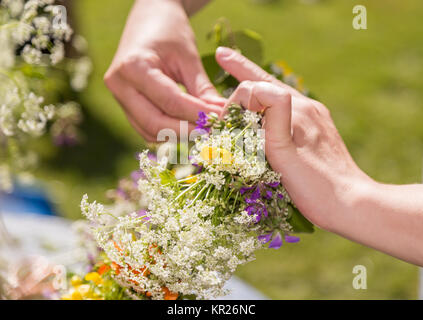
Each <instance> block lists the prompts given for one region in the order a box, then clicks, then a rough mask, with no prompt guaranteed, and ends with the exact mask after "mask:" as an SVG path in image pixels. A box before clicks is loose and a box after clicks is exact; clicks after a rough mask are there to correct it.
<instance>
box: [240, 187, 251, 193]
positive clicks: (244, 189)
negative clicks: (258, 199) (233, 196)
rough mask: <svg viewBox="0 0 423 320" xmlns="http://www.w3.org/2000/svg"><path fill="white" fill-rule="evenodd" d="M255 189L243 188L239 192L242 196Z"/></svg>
mask: <svg viewBox="0 0 423 320" xmlns="http://www.w3.org/2000/svg"><path fill="white" fill-rule="evenodd" d="M253 188H254V187H242V188H241V189H239V192H240V193H241V194H244V193H246V192H247V191H250V190H252V189H253Z"/></svg>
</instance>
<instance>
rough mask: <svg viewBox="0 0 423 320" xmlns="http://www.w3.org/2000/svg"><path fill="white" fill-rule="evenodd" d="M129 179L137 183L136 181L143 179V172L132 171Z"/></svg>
mask: <svg viewBox="0 0 423 320" xmlns="http://www.w3.org/2000/svg"><path fill="white" fill-rule="evenodd" d="M131 179H132V180H133V181H134V182H138V180H140V179H145V174H144V171H142V170H141V169H139V170H136V171H132V172H131Z"/></svg>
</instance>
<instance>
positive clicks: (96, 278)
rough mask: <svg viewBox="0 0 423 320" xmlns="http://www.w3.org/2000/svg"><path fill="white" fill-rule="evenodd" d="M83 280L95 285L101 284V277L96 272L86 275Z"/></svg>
mask: <svg viewBox="0 0 423 320" xmlns="http://www.w3.org/2000/svg"><path fill="white" fill-rule="evenodd" d="M85 280H87V281H92V282H94V283H95V284H96V285H99V284H101V283H102V282H103V279H102V278H101V276H100V275H99V274H98V273H97V272H90V273H87V275H86V276H85Z"/></svg>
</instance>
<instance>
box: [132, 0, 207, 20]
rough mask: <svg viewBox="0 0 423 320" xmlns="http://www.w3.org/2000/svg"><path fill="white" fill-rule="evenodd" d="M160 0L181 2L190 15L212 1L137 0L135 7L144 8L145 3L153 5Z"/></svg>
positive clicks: (163, 0)
mask: <svg viewBox="0 0 423 320" xmlns="http://www.w3.org/2000/svg"><path fill="white" fill-rule="evenodd" d="M158 1H162V2H177V3H180V4H181V5H182V7H183V8H184V10H185V12H186V13H187V15H188V16H191V15H193V14H194V13H196V12H197V11H198V10H200V9H201V8H202V7H204V6H205V5H206V4H207V3H208V2H210V0H137V1H136V4H137V6H135V7H136V8H142V7H143V6H144V5H152V4H155V3H154V2H156V3H157V2H158ZM138 4H139V5H138Z"/></svg>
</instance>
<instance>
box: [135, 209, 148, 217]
mask: <svg viewBox="0 0 423 320" xmlns="http://www.w3.org/2000/svg"><path fill="white" fill-rule="evenodd" d="M146 214H147V210H144V209H141V210H138V211H137V216H138V217H144V216H145V215H146Z"/></svg>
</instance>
